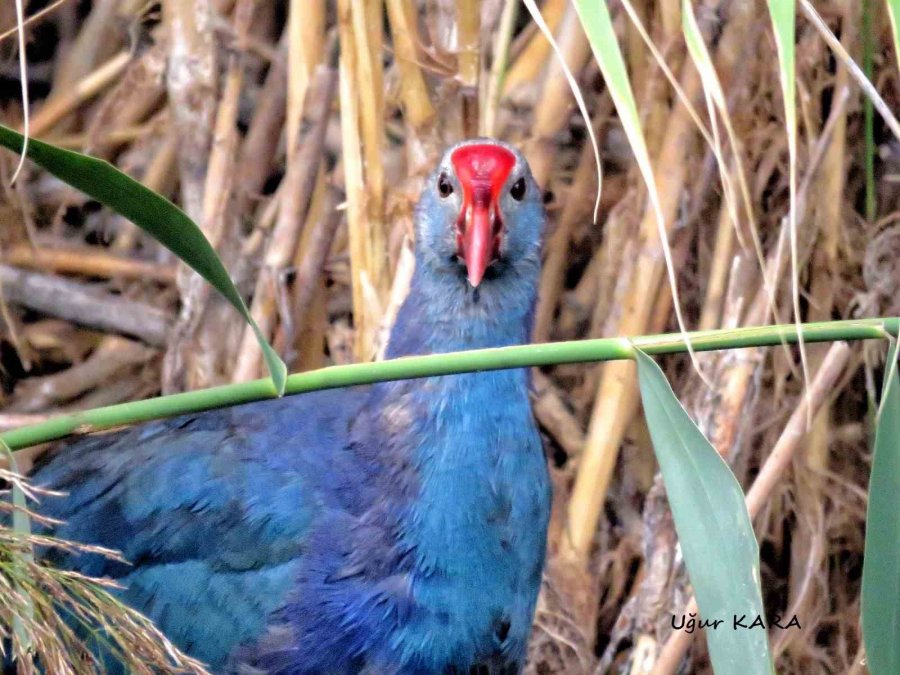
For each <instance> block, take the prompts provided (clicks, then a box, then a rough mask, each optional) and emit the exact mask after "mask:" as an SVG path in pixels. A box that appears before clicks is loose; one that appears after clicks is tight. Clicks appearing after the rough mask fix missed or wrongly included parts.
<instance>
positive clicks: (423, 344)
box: [381, 272, 549, 671]
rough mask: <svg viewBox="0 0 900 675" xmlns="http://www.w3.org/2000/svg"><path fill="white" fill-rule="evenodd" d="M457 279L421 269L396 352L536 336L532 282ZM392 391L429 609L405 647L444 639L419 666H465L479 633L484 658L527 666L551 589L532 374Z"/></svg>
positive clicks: (388, 401)
mask: <svg viewBox="0 0 900 675" xmlns="http://www.w3.org/2000/svg"><path fill="white" fill-rule="evenodd" d="M452 281H455V279H452V278H450V279H448V275H446V274H445V275H442V277H441V278H440V281H432V278H431V277H430V275H428V274H426V273H424V272H417V275H416V279H414V281H413V283H412V289H413V290H412V291H411V293H410V296H409V297H408V298H407V300H406V302H405V303H404V305H403V307H402V308H401V310H400V312H399V315H398V319H397V321H396V323H395V326H394V329H393V331H392V337H391V343H390V346H389V349H388V356H389V357H398V356H407V355H413V354H426V353H435V352H448V351H454V350H461V349H473V348H484V347H497V346H505V345H512V344H520V343H524V342H526V341H527V338H528V334H529V331H530V323H531V320H530V319H531V313H532V308H533V304H534V287H535V283H534V280H533V279H529V278H526V277H521V276H520V277H518V278H514V277H513V276H512V275H511V274H510V275H507V276H506V277H504V278H502V279H493V280H491V279H489V280H486V282H485V285H484V288H482V289H481V290H480V292H479V294H478V297H476V295H475V293H474V292H473V289H471V288H470V287H469V286H468V284H467V283H466V282H465V281H464V280H461V283H459V284H453V283H449V282H452ZM492 282H494V284H495V285H493V286H492V285H491V283H492ZM500 282H504V284H503V285H504V287H502V288H501V287H500ZM382 395H383V396H384V398H383V399H382V400H383V402H384V405H383V407H382V413H381V414H382V424H383V425H384V427H383V428H385V429H389V430H390V432H391V433H392V434H393V440H392V442H391V445H393V446H394V448H397V450H399V451H400V454H402V455H403V456H404V457H405V458H404V459H402V460H401V461H403V462H407V461H408V462H409V464H408V466H411V467H412V468H413V471H414V474H415V478H414V479H413V480H412V483H413V484H414V487H413V488H412V489H413V490H414V491H415V499H414V500H413V501H411V502H410V503H409V504H410V506H409V508H408V509H407V510H406V514H405V516H404V517H403V524H402V525H401V529H402V531H403V532H404V545H405V546H406V547H408V548H409V549H410V550H413V551H415V556H414V557H415V563H414V568H413V570H412V575H413V578H414V579H416V581H415V583H414V594H415V597H416V604H417V605H418V606H419V607H421V608H422V611H421V612H420V613H419V615H418V618H417V620H416V621H413V622H411V623H410V626H409V629H410V635H409V636H405V637H401V638H400V640H401V642H406V640H407V639H408V640H409V641H410V642H409V644H407V645H406V646H407V647H410V648H411V645H412V644H413V642H414V641H415V640H416V639H417V636H420V635H430V634H441V635H443V636H444V638H442V644H441V645H437V646H436V647H435V649H434V650H432V656H433V658H434V660H433V661H432V662H431V663H423V664H420V665H421V666H422V667H423V669H424V670H426V671H433V670H435V669H436V670H440V669H442V668H443V665H442V664H444V665H446V664H447V663H459V664H460V665H465V663H466V660H467V659H470V658H471V657H473V655H472V654H464V653H462V652H459V651H458V650H459V649H462V645H467V644H468V645H471V639H472V638H471V636H472V635H483V636H485V637H484V640H485V642H484V644H482V645H481V646H480V647H479V654H478V655H477V656H478V658H485V657H486V655H488V654H490V653H493V652H491V650H500V652H502V653H503V655H504V657H503V658H507V657H508V658H511V659H512V661H513V662H515V661H517V660H518V659H519V658H520V656H521V654H520V652H521V651H522V650H523V649H524V645H525V642H526V639H527V635H528V631H529V629H530V622H531V616H532V613H533V609H534V601H535V598H536V597H537V591H538V587H539V584H540V572H541V568H542V565H543V558H544V538H545V534H546V523H547V519H548V515H549V484H548V477H547V468H546V463H545V460H544V455H543V451H542V447H541V442H540V437H539V435H538V432H537V429H536V427H535V424H534V419H533V416H532V413H531V409H530V404H529V400H528V374H527V370H525V369H515V370H502V371H491V372H481V373H468V374H462V375H451V376H442V377H433V378H428V379H425V380H417V381H407V382H397V383H391V384H390V385H387V386H385V387H384V388H383V389H382ZM398 459H400V458H399V457H398ZM461 587H465V588H466V589H467V592H459V590H460V588H461ZM469 591H471V592H469ZM495 633H496V634H499V635H501V636H502V637H503V639H502V640H501V639H500V638H497V637H496V635H495ZM507 633H508V635H506V634H507ZM492 641H495V642H492ZM438 647H440V648H438ZM498 653H499V652H498Z"/></svg>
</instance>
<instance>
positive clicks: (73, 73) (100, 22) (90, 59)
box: [47, 0, 121, 127]
mask: <svg viewBox="0 0 900 675" xmlns="http://www.w3.org/2000/svg"><path fill="white" fill-rule="evenodd" d="M118 4H119V3H118V2H116V0H100V1H99V2H96V3H94V5H93V7H92V8H91V12H90V14H88V15H87V17H85V18H84V19H83V20H81V21H79V22H78V32H77V34H76V35H75V37H74V39H73V41H72V44H70V45H68V47H67V48H66V49H65V52H64V55H63V56H62V58H58V59H57V62H56V63H57V69H56V72H55V74H54V77H53V89H52V90H51V93H50V96H49V97H48V100H47V103H48V104H50V105H52V106H54V107H55V106H56V105H57V103H56V101H55V99H59V100H62V99H65V98H68V97H69V96H70V95H71V93H70V92H71V90H72V89H74V88H76V87H77V84H76V83H78V82H80V81H83V80H84V79H85V78H87V77H88V76H89V75H90V74H92V73H94V74H96V72H97V71H98V70H103V67H98V66H99V64H101V63H103V62H104V61H107V59H109V61H107V66H108V65H109V63H111V62H112V61H114V60H115V58H118V57H113V53H114V52H115V51H116V49H117V48H118V47H119V45H120V41H119V40H117V39H116V38H117V35H118V33H119V32H118V30H117V27H116V23H117V19H118V18H119V17H117V14H118V10H119V7H118ZM69 9H70V10H71V9H73V8H71V7H70V8H69ZM111 57H112V58H111ZM119 57H121V54H119ZM70 111H71V110H70ZM64 126H66V127H67V126H69V125H68V123H67V124H66V125H64Z"/></svg>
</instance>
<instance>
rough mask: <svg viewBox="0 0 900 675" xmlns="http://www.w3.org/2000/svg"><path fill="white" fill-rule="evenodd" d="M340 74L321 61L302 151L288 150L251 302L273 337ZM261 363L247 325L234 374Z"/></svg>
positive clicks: (245, 376) (247, 373) (240, 376)
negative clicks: (281, 282) (283, 279)
mask: <svg viewBox="0 0 900 675" xmlns="http://www.w3.org/2000/svg"><path fill="white" fill-rule="evenodd" d="M336 80H337V72H336V70H335V68H334V65H331V64H329V65H324V66H319V67H318V69H317V71H316V73H315V75H314V79H313V81H312V84H311V86H310V87H308V88H307V94H308V100H307V101H306V105H305V106H304V108H305V113H306V114H305V119H306V122H307V126H308V131H307V132H306V133H304V134H303V135H302V136H299V137H298V138H297V149H296V152H294V153H293V154H292V155H290V154H289V155H288V157H289V159H288V165H287V172H286V173H285V176H284V178H283V180H282V182H281V185H280V186H279V188H278V195H277V197H276V199H277V200H278V216H277V219H276V221H275V227H274V229H273V231H272V235H271V237H270V238H269V241H268V243H267V245H266V251H265V254H264V259H263V264H262V266H261V268H260V272H259V276H258V277H257V281H256V290H255V291H254V293H253V304H252V305H251V308H250V312H251V314H252V315H253V318H254V319H255V321H256V323H257V325H258V326H259V329H260V330H261V331H262V333H263V335H265V336H266V337H267V338H268V337H271V335H273V333H274V330H275V315H276V310H277V304H276V285H277V283H278V278H279V277H280V276H281V275H282V274H283V273H284V270H285V268H287V266H288V265H289V264H290V262H291V261H292V260H293V259H294V255H295V252H296V251H297V246H298V243H299V241H300V236H301V230H302V228H303V223H304V214H305V213H306V212H307V211H308V207H309V205H310V201H311V196H312V193H313V189H314V187H315V183H316V176H317V175H318V173H319V165H320V163H321V161H322V153H323V150H324V145H325V127H326V125H327V122H328V112H329V110H330V108H331V102H332V100H333V99H334V92H335V88H336ZM261 365H262V353H261V352H260V349H259V343H258V342H257V339H256V335H255V333H254V332H253V330H252V329H251V328H250V327H249V326H245V327H244V329H243V338H242V340H241V346H240V349H239V351H238V357H237V364H236V365H235V368H234V371H233V373H232V375H231V377H232V380H233V381H235V382H242V381H245V380H249V379H254V378H256V377H258V376H259V374H260V367H261Z"/></svg>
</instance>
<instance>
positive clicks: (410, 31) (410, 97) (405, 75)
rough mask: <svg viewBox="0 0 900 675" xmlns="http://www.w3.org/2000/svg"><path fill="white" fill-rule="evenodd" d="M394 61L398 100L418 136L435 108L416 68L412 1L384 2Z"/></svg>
mask: <svg viewBox="0 0 900 675" xmlns="http://www.w3.org/2000/svg"><path fill="white" fill-rule="evenodd" d="M385 6H386V7H387V13H388V21H389V23H390V26H391V37H392V39H393V46H394V62H395V64H396V67H397V70H398V71H399V73H400V99H401V101H402V103H403V118H404V120H405V121H406V123H407V124H408V125H409V126H410V127H411V128H412V129H413V130H414V131H415V132H416V133H417V135H420V134H421V133H422V132H423V131H424V130H425V128H426V127H427V126H428V125H429V124H430V123H431V122H432V120H433V119H434V115H435V113H434V106H433V105H432V104H431V98H430V96H429V95H428V87H427V86H426V84H425V78H424V76H423V74H422V68H421V66H420V65H419V63H420V58H419V54H418V46H419V44H420V42H419V40H420V38H419V29H418V21H417V19H416V13H415V7H414V6H413V3H412V0H385Z"/></svg>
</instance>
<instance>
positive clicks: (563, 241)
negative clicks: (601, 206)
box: [532, 97, 612, 342]
mask: <svg viewBox="0 0 900 675" xmlns="http://www.w3.org/2000/svg"><path fill="white" fill-rule="evenodd" d="M603 102H604V103H602V104H601V106H602V107H603V108H604V110H602V111H601V112H600V114H599V115H598V117H599V118H601V119H602V118H605V117H606V115H607V114H608V113H609V110H610V108H611V104H612V102H611V100H610V99H609V98H606V97H605V98H604V99H603ZM596 185H597V172H596V170H595V163H594V152H593V149H592V148H591V145H590V143H585V144H584V146H583V147H582V149H581V156H580V157H579V159H578V167H577V168H576V169H575V175H574V177H573V178H572V185H571V188H570V189H569V198H568V199H567V200H566V203H565V206H564V207H563V210H562V214H561V215H560V216H559V220H558V222H557V225H556V228H555V230H554V231H553V233H552V234H551V235H550V238H549V240H548V241H547V243H546V244H545V248H544V252H545V253H544V255H545V258H544V267H543V269H542V271H541V282H540V289H539V292H538V298H539V299H538V305H537V310H536V311H535V319H534V330H533V331H532V340H533V341H534V342H546V341H547V340H549V339H550V325H551V324H552V322H553V315H554V312H555V311H556V305H557V302H558V299H559V294H560V291H561V290H562V284H563V275H564V274H565V270H566V262H567V260H568V253H569V242H570V240H571V238H572V232H573V230H574V229H575V226H576V225H577V224H578V223H579V222H581V221H582V220H584V219H585V218H589V217H590V213H591V209H593V207H594V204H593V201H592V199H591V195H592V193H593V190H594V189H595V188H596Z"/></svg>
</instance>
